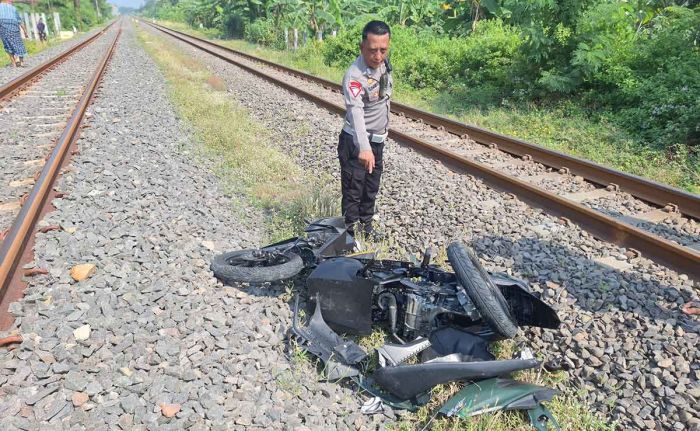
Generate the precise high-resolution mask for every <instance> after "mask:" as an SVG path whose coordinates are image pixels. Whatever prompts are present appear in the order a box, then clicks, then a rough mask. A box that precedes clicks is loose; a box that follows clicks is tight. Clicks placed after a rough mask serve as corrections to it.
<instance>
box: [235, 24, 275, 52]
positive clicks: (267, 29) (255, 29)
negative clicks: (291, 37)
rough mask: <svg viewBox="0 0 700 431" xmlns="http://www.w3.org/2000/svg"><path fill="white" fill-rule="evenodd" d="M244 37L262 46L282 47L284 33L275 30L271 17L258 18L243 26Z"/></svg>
mask: <svg viewBox="0 0 700 431" xmlns="http://www.w3.org/2000/svg"><path fill="white" fill-rule="evenodd" d="M244 36H245V39H246V40H247V41H249V42H253V43H258V44H260V45H264V46H271V47H275V48H278V49H284V35H282V34H281V33H280V32H278V31H277V27H276V26H275V23H274V21H273V20H271V19H259V20H256V21H253V22H252V23H251V24H249V25H248V26H246V27H245V31H244Z"/></svg>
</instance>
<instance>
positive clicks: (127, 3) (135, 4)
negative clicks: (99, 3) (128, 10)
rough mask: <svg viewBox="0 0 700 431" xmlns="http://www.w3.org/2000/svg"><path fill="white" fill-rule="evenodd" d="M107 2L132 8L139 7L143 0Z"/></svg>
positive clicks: (111, 0) (110, 0) (112, 0)
mask: <svg viewBox="0 0 700 431" xmlns="http://www.w3.org/2000/svg"><path fill="white" fill-rule="evenodd" d="M108 3H112V4H115V5H117V6H128V7H133V8H139V7H141V4H142V3H143V0H109V2H108Z"/></svg>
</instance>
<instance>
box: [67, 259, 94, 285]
mask: <svg viewBox="0 0 700 431" xmlns="http://www.w3.org/2000/svg"><path fill="white" fill-rule="evenodd" d="M95 270H96V267H95V265H94V264H92V263H81V264H80V265H75V266H74V267H73V268H71V269H70V276H71V277H73V280H75V281H83V280H85V279H87V278H90V277H92V275H93V274H95Z"/></svg>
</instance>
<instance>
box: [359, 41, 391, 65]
mask: <svg viewBox="0 0 700 431" xmlns="http://www.w3.org/2000/svg"><path fill="white" fill-rule="evenodd" d="M360 53H362V57H363V58H364V59H365V63H367V66H369V67H371V68H372V69H376V68H378V67H379V66H380V65H381V64H382V63H383V62H384V60H385V59H386V55H387V54H388V53H389V35H388V34H383V35H381V36H380V35H378V34H372V33H369V34H368V35H367V39H365V40H363V41H362V43H360Z"/></svg>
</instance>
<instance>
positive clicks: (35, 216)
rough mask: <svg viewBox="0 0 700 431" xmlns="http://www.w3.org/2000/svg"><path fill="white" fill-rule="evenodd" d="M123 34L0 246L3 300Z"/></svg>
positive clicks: (82, 97)
mask: <svg viewBox="0 0 700 431" xmlns="http://www.w3.org/2000/svg"><path fill="white" fill-rule="evenodd" d="M120 35H121V27H120V28H119V30H118V31H117V34H116V36H115V37H114V40H113V41H112V43H111V45H110V47H109V49H108V50H107V52H106V53H105V55H104V56H103V57H102V60H101V61H100V63H99V64H98V66H97V69H95V72H94V73H93V75H92V78H91V79H90V82H89V83H88V85H87V87H86V89H85V91H84V92H83V95H82V96H81V98H80V100H79V101H78V104H77V105H76V108H75V110H74V111H73V113H72V114H71V116H70V118H69V119H68V122H67V124H66V127H65V129H64V130H63V132H62V133H61V136H60V137H59V138H58V140H57V141H56V146H55V147H54V149H53V151H52V152H51V155H50V156H49V158H48V160H47V161H46V164H45V165H44V167H43V169H42V170H41V174H40V175H39V178H38V179H37V181H36V184H35V185H34V187H33V188H32V191H31V193H30V194H29V197H28V198H27V200H26V202H25V203H24V205H22V209H21V210H20V212H19V214H18V215H17V217H16V218H15V220H14V222H13V223H12V227H10V230H9V233H8V235H7V237H5V240H4V241H3V242H2V247H0V301H1V300H2V299H3V298H4V297H5V295H6V293H7V290H8V286H9V285H10V283H11V282H12V281H17V280H18V279H19V275H18V274H17V272H16V269H17V267H18V265H19V263H20V260H21V258H22V256H23V254H24V253H25V250H26V247H27V244H29V243H30V241H32V240H33V237H34V235H33V231H34V228H35V226H36V224H37V222H38V221H39V218H40V215H41V213H42V209H43V208H44V207H45V205H46V204H47V203H48V199H47V198H48V196H49V194H50V193H51V190H52V187H53V184H54V182H55V181H56V178H57V177H58V172H59V170H60V168H61V166H62V165H63V162H64V160H65V159H66V154H67V153H68V149H69V148H70V147H71V146H72V145H73V143H74V142H75V141H76V140H77V138H78V135H79V132H80V125H81V123H82V120H83V117H84V115H85V111H86V110H87V107H88V106H89V104H90V101H91V100H92V97H93V96H94V94H95V90H96V88H97V85H98V84H99V82H100V79H101V78H102V75H103V74H104V71H105V69H106V68H107V64H108V62H109V60H110V58H111V57H112V54H113V52H114V48H115V46H116V44H117V41H118V40H119V36H120Z"/></svg>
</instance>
